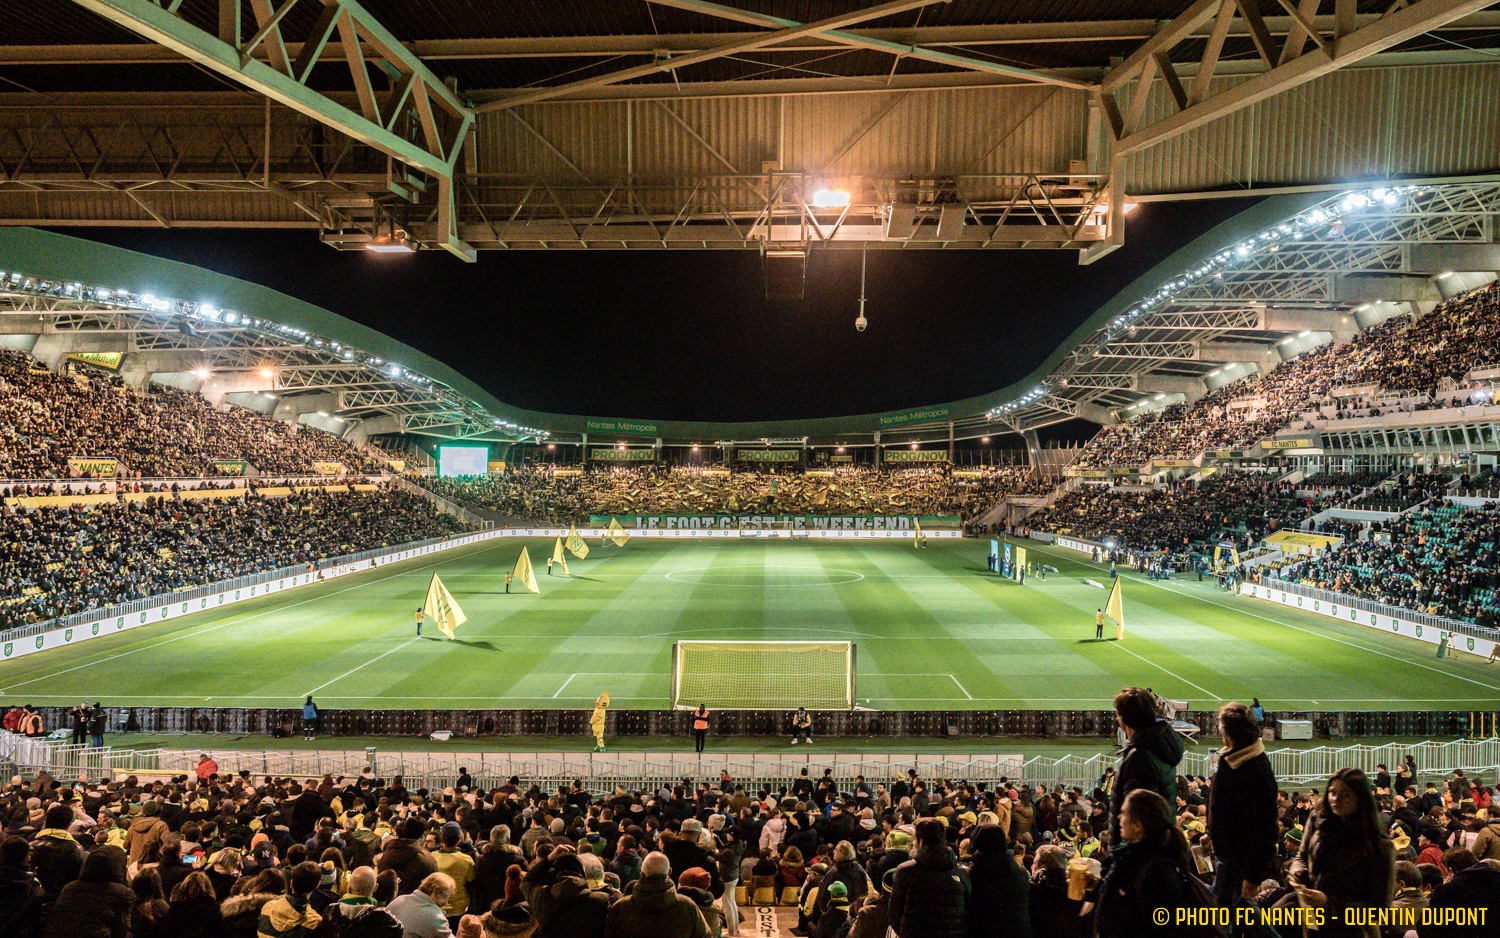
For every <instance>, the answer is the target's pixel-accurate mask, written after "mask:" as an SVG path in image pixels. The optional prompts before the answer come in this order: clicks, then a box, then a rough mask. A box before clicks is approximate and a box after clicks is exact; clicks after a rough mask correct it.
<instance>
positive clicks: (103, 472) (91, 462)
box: [68, 456, 120, 478]
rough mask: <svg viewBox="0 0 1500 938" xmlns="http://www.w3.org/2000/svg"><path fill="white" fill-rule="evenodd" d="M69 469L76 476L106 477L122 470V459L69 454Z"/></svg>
mask: <svg viewBox="0 0 1500 938" xmlns="http://www.w3.org/2000/svg"><path fill="white" fill-rule="evenodd" d="M68 469H69V470H71V471H72V473H73V475H75V476H93V477H94V478H104V477H107V476H112V475H114V474H115V473H117V472H119V471H120V461H119V460H118V459H103V458H98V457H89V456H69V457H68Z"/></svg>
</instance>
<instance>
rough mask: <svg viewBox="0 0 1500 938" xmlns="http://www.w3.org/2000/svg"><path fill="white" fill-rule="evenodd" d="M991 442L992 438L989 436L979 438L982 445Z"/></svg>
mask: <svg viewBox="0 0 1500 938" xmlns="http://www.w3.org/2000/svg"><path fill="white" fill-rule="evenodd" d="M989 441H990V438H989V437H987V436H982V437H980V438H979V442H981V443H988V442H989Z"/></svg>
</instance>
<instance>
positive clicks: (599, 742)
mask: <svg viewBox="0 0 1500 938" xmlns="http://www.w3.org/2000/svg"><path fill="white" fill-rule="evenodd" d="M608 712H609V691H605V692H604V693H602V694H600V695H599V699H598V700H596V701H594V714H593V716H591V717H589V729H590V730H592V731H593V733H594V751H595V752H603V751H604V717H605V715H606V714H607V713H608Z"/></svg>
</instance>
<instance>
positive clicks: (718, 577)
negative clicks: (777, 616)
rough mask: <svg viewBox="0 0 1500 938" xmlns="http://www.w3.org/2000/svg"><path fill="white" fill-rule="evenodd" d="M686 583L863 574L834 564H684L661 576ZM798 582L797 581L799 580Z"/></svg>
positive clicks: (820, 581) (782, 581)
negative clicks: (793, 565) (813, 565)
mask: <svg viewBox="0 0 1500 938" xmlns="http://www.w3.org/2000/svg"><path fill="white" fill-rule="evenodd" d="M665 576H666V579H668V580H671V581H672V582H673V583H685V584H687V585H688V586H839V585H842V584H844V583H855V582H858V581H859V580H863V579H864V578H865V575H864V574H863V573H857V572H855V571H853V570H841V569H839V568H838V567H776V566H772V567H755V568H749V567H740V568H719V567H688V568H686V569H684V570H673V571H672V572H671V573H668V574H666V575H665ZM799 581H800V582H799Z"/></svg>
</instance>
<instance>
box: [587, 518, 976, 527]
mask: <svg viewBox="0 0 1500 938" xmlns="http://www.w3.org/2000/svg"><path fill="white" fill-rule="evenodd" d="M619 518H620V523H621V524H623V525H625V526H626V527H635V528H640V529H641V530H643V531H653V530H708V529H718V530H721V531H728V530H734V529H737V528H751V529H754V528H770V527H771V526H772V525H776V524H786V525H789V526H790V527H791V528H792V530H794V531H915V530H916V524H915V522H914V521H913V518H912V516H911V515H620V516H619ZM920 520H921V524H922V526H923V527H924V528H957V527H959V526H960V523H959V518H958V516H957V515H923V516H922V517H921V519H920ZM609 522H610V516H609V515H591V516H589V523H590V524H592V525H594V526H596V527H598V526H600V525H605V524H608V523H609Z"/></svg>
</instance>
